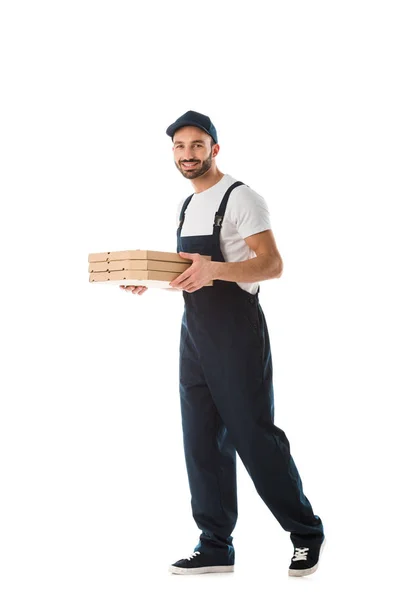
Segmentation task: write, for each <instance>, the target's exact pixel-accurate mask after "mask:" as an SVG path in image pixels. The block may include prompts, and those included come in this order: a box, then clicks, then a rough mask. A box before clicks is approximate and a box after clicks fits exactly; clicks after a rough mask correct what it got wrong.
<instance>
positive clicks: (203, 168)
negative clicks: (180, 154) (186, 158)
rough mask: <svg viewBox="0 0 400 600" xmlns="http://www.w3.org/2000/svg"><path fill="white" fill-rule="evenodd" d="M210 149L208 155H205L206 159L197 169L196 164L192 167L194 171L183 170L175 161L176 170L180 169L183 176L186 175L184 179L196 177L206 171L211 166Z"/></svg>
mask: <svg viewBox="0 0 400 600" xmlns="http://www.w3.org/2000/svg"><path fill="white" fill-rule="evenodd" d="M211 155H212V149H211V152H210V154H209V156H207V158H206V160H203V163H202V165H201V166H200V168H199V170H197V165H196V167H194V169H195V170H194V171H185V170H184V169H182V168H181V166H180V165H179V164H178V163H175V166H176V168H177V169H178V171H180V172H181V173H182V175H183V176H184V177H186V179H196V177H201V175H204V173H207V171H208V170H209V169H210V168H211V164H212V157H211Z"/></svg>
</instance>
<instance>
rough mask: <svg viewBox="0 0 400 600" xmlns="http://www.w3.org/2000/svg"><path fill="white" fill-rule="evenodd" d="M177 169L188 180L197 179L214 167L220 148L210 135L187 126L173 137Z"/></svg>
mask: <svg viewBox="0 0 400 600" xmlns="http://www.w3.org/2000/svg"><path fill="white" fill-rule="evenodd" d="M173 142H174V148H173V151H174V161H175V165H176V168H177V169H178V170H179V171H180V172H181V173H182V175H183V176H184V177H186V178H187V179H195V178H196V177H200V176H201V175H204V173H207V171H209V169H210V168H211V166H212V161H213V159H214V157H215V156H216V155H217V154H218V150H219V146H218V144H215V143H214V140H213V139H212V137H211V136H210V135H208V133H206V132H205V131H203V130H202V129H199V127H192V126H189V125H188V126H186V127H181V128H180V129H178V130H177V131H176V133H175V134H174V137H173Z"/></svg>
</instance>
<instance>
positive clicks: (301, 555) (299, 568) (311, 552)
mask: <svg viewBox="0 0 400 600" xmlns="http://www.w3.org/2000/svg"><path fill="white" fill-rule="evenodd" d="M324 545H325V538H324V540H323V542H322V544H321V545H320V546H311V545H310V547H305V546H302V547H299V548H297V547H295V548H294V554H293V556H292V562H291V563H290V567H289V575H290V576H291V577H303V575H311V573H314V572H315V571H316V570H317V569H318V563H319V558H320V555H321V552H322V549H323V547H324Z"/></svg>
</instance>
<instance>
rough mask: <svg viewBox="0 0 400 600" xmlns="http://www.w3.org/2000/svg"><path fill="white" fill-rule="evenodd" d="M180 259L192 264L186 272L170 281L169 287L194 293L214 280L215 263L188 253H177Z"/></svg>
mask: <svg viewBox="0 0 400 600" xmlns="http://www.w3.org/2000/svg"><path fill="white" fill-rule="evenodd" d="M179 255H180V256H181V257H182V258H188V259H189V260H192V261H193V263H192V264H191V265H190V267H189V268H188V269H186V271H184V272H183V273H182V274H181V275H179V276H178V277H176V278H175V279H174V280H173V281H171V283H170V286H171V287H174V288H179V289H182V290H185V291H186V292H189V293H192V292H196V291H197V290H199V289H200V288H202V287H203V286H204V285H205V284H206V283H209V282H210V281H211V280H213V279H215V263H214V262H213V261H211V260H209V259H208V258H205V257H204V256H202V255H201V254H189V253H188V252H179Z"/></svg>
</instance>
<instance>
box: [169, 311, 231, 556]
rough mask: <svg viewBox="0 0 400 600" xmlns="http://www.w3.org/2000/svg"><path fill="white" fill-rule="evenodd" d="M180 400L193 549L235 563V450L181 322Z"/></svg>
mask: <svg viewBox="0 0 400 600" xmlns="http://www.w3.org/2000/svg"><path fill="white" fill-rule="evenodd" d="M179 369H180V399H181V414H182V430H183V443H184V453H185V460H186V467H187V473H188V479H189V487H190V492H191V505H192V513H193V518H194V520H195V522H196V524H197V526H198V527H199V529H200V530H201V531H202V533H201V535H200V541H199V544H198V546H197V548H196V549H201V550H202V551H204V552H211V553H213V554H216V555H219V556H221V557H223V558H224V560H227V561H228V562H233V561H234V549H233V545H232V539H233V538H232V536H231V533H232V531H233V529H234V527H235V525H236V521H237V487H236V450H235V448H234V446H233V444H232V441H231V440H230V438H229V435H228V433H227V429H226V427H225V425H224V424H223V422H222V420H221V416H220V414H219V412H218V410H217V408H216V406H215V404H214V401H213V399H212V396H211V394H210V390H209V388H208V386H207V384H206V381H205V379H204V374H203V371H202V367H201V365H200V363H199V359H198V355H197V351H196V348H195V346H194V344H193V342H192V340H191V337H190V335H189V334H188V332H187V329H186V326H185V323H184V319H183V322H182V330H181V343H180V365H179Z"/></svg>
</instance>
